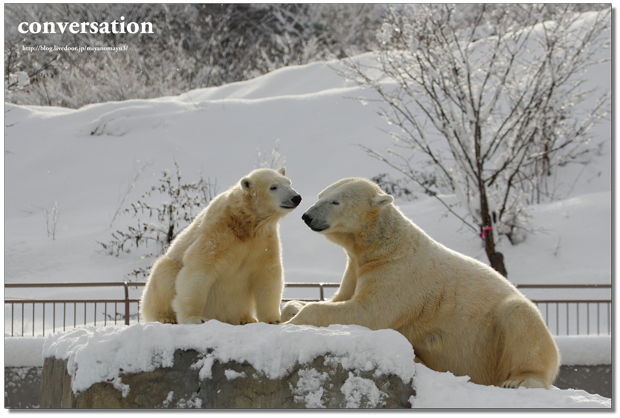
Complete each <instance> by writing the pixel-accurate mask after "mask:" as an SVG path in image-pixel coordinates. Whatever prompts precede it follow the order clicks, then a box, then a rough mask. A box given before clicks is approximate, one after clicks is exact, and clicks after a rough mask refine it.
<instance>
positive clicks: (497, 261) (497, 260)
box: [480, 188, 508, 277]
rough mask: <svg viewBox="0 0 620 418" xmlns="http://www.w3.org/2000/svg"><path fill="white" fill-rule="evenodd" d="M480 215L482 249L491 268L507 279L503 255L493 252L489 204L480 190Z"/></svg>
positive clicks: (493, 242) (484, 193)
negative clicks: (482, 237)
mask: <svg viewBox="0 0 620 418" xmlns="http://www.w3.org/2000/svg"><path fill="white" fill-rule="evenodd" d="M480 215H481V216H482V231H480V233H481V236H484V249H485V251H486V253H487V257H488V258H489V262H490V263H491V267H493V268H494V269H495V270H496V271H497V272H498V273H499V274H501V275H502V276H504V277H508V272H507V271H506V266H504V255H503V254H502V253H498V252H496V251H495V238H494V235H493V229H492V228H493V223H492V222H491V215H490V213H489V204H488V202H487V194H486V191H485V190H484V188H483V190H480Z"/></svg>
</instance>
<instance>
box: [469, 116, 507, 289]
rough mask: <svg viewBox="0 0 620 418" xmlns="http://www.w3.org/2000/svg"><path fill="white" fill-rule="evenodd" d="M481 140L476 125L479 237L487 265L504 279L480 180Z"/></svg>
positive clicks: (482, 181)
mask: <svg viewBox="0 0 620 418" xmlns="http://www.w3.org/2000/svg"><path fill="white" fill-rule="evenodd" d="M481 140H482V130H481V128H480V124H479V123H476V128H475V138H474V141H475V143H474V144H475V151H476V165H477V167H476V168H477V171H478V172H477V181H478V194H479V195H480V217H481V218H482V229H481V231H480V235H481V237H483V239H484V249H485V251H486V253H487V257H488V259H489V263H490V264H491V267H492V268H494V269H495V270H496V271H497V272H498V273H499V274H501V275H502V276H504V277H508V272H507V271H506V266H504V255H503V254H502V253H498V252H495V239H494V235H493V222H492V219H491V214H490V213H489V202H488V199H487V191H486V187H485V184H484V179H483V178H482V165H483V164H482V158H481V155H480V142H481Z"/></svg>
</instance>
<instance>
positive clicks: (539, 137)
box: [350, 4, 611, 276]
mask: <svg viewBox="0 0 620 418" xmlns="http://www.w3.org/2000/svg"><path fill="white" fill-rule="evenodd" d="M513 7H515V6H513ZM516 7H519V13H512V12H511V9H510V6H504V7H497V6H494V7H488V6H487V5H484V4H481V5H476V6H475V7H472V6H471V5H470V6H469V9H468V15H467V17H468V18H469V20H470V21H471V25H470V26H468V27H463V24H462V15H461V14H460V13H457V10H458V9H457V6H454V5H445V4H443V5H435V4H425V5H422V4H418V5H408V6H398V7H393V8H391V9H390V12H389V15H388V16H387V18H386V20H385V22H384V23H383V26H382V29H381V30H380V31H379V33H378V38H379V40H380V41H381V42H383V47H382V50H381V52H380V53H379V54H378V62H379V68H378V69H379V70H380V73H381V74H382V75H383V76H384V78H383V79H382V78H381V77H379V78H377V77H373V76H371V75H370V74H372V71H369V68H368V67H364V66H362V65H361V64H360V63H359V62H356V61H355V60H352V61H351V64H350V68H351V69H353V70H354V75H355V76H356V77H357V79H358V80H361V82H362V83H364V84H365V85H367V86H369V87H371V88H372V89H373V90H375V91H376V92H377V93H378V94H379V97H380V100H381V101H382V102H383V103H384V104H386V105H387V106H385V107H384V108H383V110H382V111H381V113H382V115H383V116H384V117H385V119H387V121H388V122H389V123H390V124H393V125H394V126H396V127H397V128H398V132H391V134H392V135H393V136H394V137H395V138H396V140H397V143H398V144H399V145H400V146H402V147H404V148H405V149H408V150H410V151H409V152H411V155H407V156H405V155H402V153H396V152H391V153H390V155H388V156H387V157H386V156H383V155H381V154H380V153H378V152H377V151H374V150H370V149H368V150H367V151H368V152H369V153H371V155H373V156H375V157H376V158H379V159H381V160H383V161H385V162H386V163H388V164H389V165H391V166H392V167H394V168H397V169H398V170H400V171H401V172H402V173H403V174H405V175H406V176H407V177H408V178H410V179H411V180H413V181H414V182H416V183H417V184H419V185H420V186H422V187H423V188H424V190H425V191H426V192H427V193H429V194H431V195H435V196H436V197H438V198H439V196H438V193H439V191H440V190H441V189H442V188H443V190H450V191H451V192H453V193H455V194H456V195H457V196H458V197H459V199H460V201H461V203H462V204H463V205H464V206H465V207H466V208H467V210H468V215H469V216H468V217H467V218H471V219H473V222H472V223H473V224H474V225H472V223H470V222H468V220H466V219H465V218H461V219H462V220H463V222H464V223H465V224H466V225H468V227H470V228H471V229H472V230H473V231H474V232H475V233H476V234H479V235H480V236H481V237H482V238H483V240H484V245H485V251H486V254H487V256H488V258H489V261H490V264H491V266H492V267H493V268H495V269H496V270H497V271H499V272H500V273H502V274H503V275H505V276H506V275H507V272H506V268H505V266H504V262H503V255H502V254H501V253H499V252H497V251H496V248H495V245H496V234H501V235H505V236H506V237H507V238H508V239H509V240H510V241H511V243H513V244H515V243H517V242H519V241H520V240H522V239H524V237H525V229H524V228H525V225H526V220H527V208H526V204H527V203H531V202H532V200H533V199H535V198H536V197H537V198H538V199H540V196H541V194H543V193H544V191H545V188H544V185H545V184H546V181H547V180H546V178H548V176H549V174H550V173H551V171H552V170H553V169H554V167H556V166H557V165H561V164H565V163H567V162H570V161H575V160H576V159H578V158H579V157H582V156H583V155H584V153H588V152H592V151H594V149H595V148H596V147H595V146H593V145H588V144H589V142H590V139H591V138H590V137H588V130H589V129H590V128H591V127H592V126H593V124H594V123H595V122H596V121H598V120H599V119H600V118H602V117H604V116H605V115H606V114H607V113H608V111H609V108H610V92H604V93H603V94H602V96H601V97H600V98H599V99H598V101H596V100H595V102H596V103H595V104H594V105H592V106H591V107H590V108H589V109H588V111H587V112H582V109H581V108H579V106H578V104H580V103H581V102H583V101H584V100H586V99H587V98H589V97H590V96H591V94H592V91H589V90H587V89H586V88H584V86H583V82H584V77H583V73H584V72H585V71H586V70H587V69H588V68H589V67H590V66H592V65H594V64H598V63H600V62H601V60H600V59H598V58H597V57H600V56H601V54H600V51H601V49H602V48H608V46H609V31H610V16H611V9H610V8H607V9H605V10H603V11H600V12H589V13H586V14H580V13H576V12H575V10H574V6H572V5H563V6H562V9H559V8H554V9H553V16H554V20H553V21H540V23H537V24H531V23H532V22H536V21H539V18H540V17H541V16H543V15H544V14H543V11H546V12H548V10H547V9H544V5H535V4H529V5H518V6H516ZM517 17H518V19H517ZM521 22H528V23H530V25H529V26H523V25H522V24H521ZM603 55H605V54H603ZM606 56H607V57H608V58H610V54H607V55H606ZM608 58H607V59H608ZM386 79H387V80H388V82H386ZM419 164H430V165H431V166H432V167H434V170H435V172H434V176H432V177H433V178H432V179H431V180H432V181H429V176H428V174H427V172H428V170H425V171H426V173H424V174H423V172H422V171H421V170H419V169H417V167H418V165H419ZM444 204H445V202H444ZM446 207H448V208H449V209H450V211H451V212H452V213H454V214H456V212H454V211H453V210H452V208H451V207H450V206H449V205H447V204H446Z"/></svg>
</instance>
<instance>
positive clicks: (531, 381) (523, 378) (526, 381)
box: [501, 375, 545, 389]
mask: <svg viewBox="0 0 620 418" xmlns="http://www.w3.org/2000/svg"><path fill="white" fill-rule="evenodd" d="M501 386H502V387H503V388H509V389H516V388H518V387H523V388H539V389H544V388H545V385H544V384H543V383H542V382H541V381H540V380H539V379H537V378H535V377H533V376H527V375H520V376H514V377H511V378H510V379H508V380H506V381H505V382H504V383H502V385H501Z"/></svg>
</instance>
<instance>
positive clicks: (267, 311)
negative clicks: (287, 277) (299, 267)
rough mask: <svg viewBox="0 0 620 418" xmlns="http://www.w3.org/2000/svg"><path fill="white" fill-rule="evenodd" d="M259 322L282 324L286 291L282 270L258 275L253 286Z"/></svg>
mask: <svg viewBox="0 0 620 418" xmlns="http://www.w3.org/2000/svg"><path fill="white" fill-rule="evenodd" d="M252 288H253V289H252V293H253V294H254V301H255V302H256V318H257V319H258V321H259V322H266V323H269V324H279V323H280V302H281V301H282V292H283V291H284V280H283V278H282V268H281V267H277V268H271V269H267V270H264V271H262V272H260V273H259V274H257V276H256V277H255V279H254V283H253V284H252Z"/></svg>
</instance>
